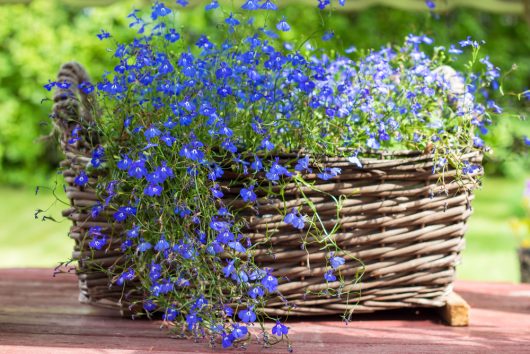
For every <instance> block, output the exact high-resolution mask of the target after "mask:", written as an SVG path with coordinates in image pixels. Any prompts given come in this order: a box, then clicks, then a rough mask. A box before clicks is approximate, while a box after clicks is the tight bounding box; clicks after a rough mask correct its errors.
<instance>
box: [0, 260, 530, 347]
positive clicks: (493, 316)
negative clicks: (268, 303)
mask: <svg viewBox="0 0 530 354" xmlns="http://www.w3.org/2000/svg"><path fill="white" fill-rule="evenodd" d="M52 273H53V272H52V270H49V269H3V270H0V353H37V354H45V353H54V354H55V353H76V354H77V353H95V352H97V353H146V352H149V353H156V352H165V353H167V352H170V351H171V352H179V353H186V352H187V353H211V352H233V351H238V352H241V351H242V350H241V349H238V350H233V349H232V350H222V349H220V348H217V349H212V348H210V347H209V346H208V344H207V343H206V342H199V343H194V342H193V341H191V340H179V339H172V338H169V337H168V336H167V333H166V332H165V331H164V330H160V328H159V327H160V326H159V325H160V323H159V322H156V321H147V320H134V321H133V320H130V319H122V318H120V317H119V316H117V315H116V314H115V313H113V312H109V311H108V310H103V309H97V308H93V307H90V306H87V305H80V304H79V303H78V302H77V282H76V278H75V276H74V275H73V274H72V275H70V274H65V275H59V276H57V277H55V278H54V277H53V276H52ZM456 290H457V292H458V293H459V294H460V295H461V296H462V297H463V298H464V299H466V300H467V302H468V303H469V304H470V305H471V323H470V326H469V327H460V328H458V327H449V326H446V325H444V324H443V323H442V322H441V320H440V318H439V317H438V316H437V314H436V312H435V311H433V310H426V309H423V310H421V309H420V310H414V309H411V310H400V311H390V312H383V313H375V314H365V315H358V316H357V317H355V319H354V321H353V322H351V323H350V324H349V325H345V324H344V323H342V322H341V321H340V318H339V317H338V316H337V317H335V316H333V317H324V318H322V317H320V318H311V319H303V320H298V321H296V320H290V321H289V323H288V324H289V326H290V328H291V329H290V333H291V334H292V336H291V338H292V341H293V349H294V352H295V353H304V354H305V353H326V354H332V353H385V352H390V353H410V352H423V353H484V352H495V353H500V352H502V353H503V354H504V353H511V352H521V353H523V352H526V353H530V285H529V284H526V285H514V284H503V283H479V282H463V281H459V282H457V283H456ZM245 352H246V353H256V352H260V353H287V349H286V346H285V345H284V344H279V345H277V346H276V347H273V348H262V347H259V346H257V345H256V346H251V347H250V348H248V349H247V350H246V351H245Z"/></svg>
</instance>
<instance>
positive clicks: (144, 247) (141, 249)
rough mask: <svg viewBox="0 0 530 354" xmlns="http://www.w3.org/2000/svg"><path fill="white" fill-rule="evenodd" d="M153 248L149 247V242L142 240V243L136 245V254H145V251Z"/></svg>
mask: <svg viewBox="0 0 530 354" xmlns="http://www.w3.org/2000/svg"><path fill="white" fill-rule="evenodd" d="M151 248H153V245H151V244H150V243H149V242H147V241H144V240H142V242H141V243H140V244H139V245H138V252H145V251H147V250H150V249H151Z"/></svg>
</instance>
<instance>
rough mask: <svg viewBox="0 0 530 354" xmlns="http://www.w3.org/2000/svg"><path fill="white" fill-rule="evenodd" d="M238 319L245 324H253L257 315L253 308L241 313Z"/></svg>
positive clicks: (238, 314)
mask: <svg viewBox="0 0 530 354" xmlns="http://www.w3.org/2000/svg"><path fill="white" fill-rule="evenodd" d="M237 317H239V319H240V320H241V321H243V322H245V323H252V322H255V321H256V314H255V313H254V309H253V308H248V309H246V310H241V311H239V312H238V313H237Z"/></svg>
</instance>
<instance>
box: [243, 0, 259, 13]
mask: <svg viewBox="0 0 530 354" xmlns="http://www.w3.org/2000/svg"><path fill="white" fill-rule="evenodd" d="M241 8H242V9H243V10H250V11H252V10H258V9H259V8H260V6H259V2H258V1H257V0H247V1H246V2H245V3H244V4H243V6H241Z"/></svg>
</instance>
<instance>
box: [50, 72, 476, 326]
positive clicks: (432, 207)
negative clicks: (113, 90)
mask: <svg viewBox="0 0 530 354" xmlns="http://www.w3.org/2000/svg"><path fill="white" fill-rule="evenodd" d="M62 80H68V81H69V82H71V83H72V89H73V88H75V87H77V84H78V83H80V82H82V81H87V80H88V78H87V75H86V73H85V72H84V70H83V69H82V68H81V67H80V66H79V65H78V64H75V63H68V64H65V65H64V66H63V67H62V68H61V71H60V73H59V81H62ZM72 89H66V90H60V89H59V90H57V91H56V94H55V98H54V100H55V105H54V114H55V116H56V121H57V125H58V128H59V130H60V131H61V146H62V148H63V150H64V152H65V160H64V161H63V163H62V167H63V174H64V177H65V181H66V183H67V190H66V191H67V196H68V198H69V199H70V201H71V208H69V209H68V210H65V211H64V213H63V215H65V216H67V217H68V218H69V219H70V220H72V222H73V226H72V227H71V230H70V234H69V235H70V237H71V238H72V239H74V240H75V249H74V253H73V258H74V259H76V260H77V261H78V268H77V273H78V277H79V285H80V299H81V300H82V301H83V302H87V303H92V304H96V305H100V306H110V307H117V308H121V309H124V308H126V305H127V304H128V303H130V300H131V299H133V298H134V297H135V289H134V284H131V285H128V286H126V288H123V287H118V286H109V279H108V277H107V275H106V274H105V273H104V272H102V271H98V270H96V269H95V267H94V266H95V265H96V266H101V267H103V268H108V267H112V266H113V264H115V263H116V262H119V261H120V257H121V256H122V254H121V252H120V251H117V250H119V245H120V244H121V242H122V239H121V233H120V231H121V226H120V225H118V224H109V223H108V219H107V218H106V217H105V216H103V215H102V216H99V217H97V218H92V217H91V215H90V211H89V210H90V206H92V205H93V204H94V203H96V201H97V200H98V199H99V198H98V196H97V195H96V191H95V190H94V189H92V188H90V187H79V186H76V185H75V184H74V183H73V182H74V178H75V176H76V175H77V174H78V173H79V171H81V170H84V169H85V167H86V164H87V163H88V162H89V161H90V146H91V144H93V142H94V140H95V138H94V137H88V138H87V137H81V139H80V140H79V141H77V142H76V143H74V144H68V143H67V140H68V139H70V137H71V132H72V130H73V129H74V127H75V125H74V121H79V119H81V120H82V121H83V120H84V121H85V122H86V123H87V124H90V119H91V118H90V116H89V114H88V111H86V110H84V109H83V105H86V104H90V97H85V96H83V97H82V98H81V100H79V99H78V98H76V97H77V96H76V93H75V92H74V91H73V90H72ZM88 140H91V143H90V144H89V143H88V142H87V141H88ZM465 157H466V158H467V159H469V161H471V162H473V163H480V161H481V156H480V154H478V153H469V154H467V156H465ZM282 159H283V162H285V163H287V162H288V161H292V160H293V159H296V155H294V154H293V155H284V156H282ZM432 161H433V156H432V155H431V154H428V153H427V154H424V153H423V152H418V151H393V152H384V153H380V154H379V156H377V157H374V156H373V155H372V157H369V158H361V163H362V166H363V167H362V168H358V167H357V166H355V165H354V164H352V163H351V162H349V161H348V160H347V159H345V158H327V159H324V161H323V163H324V164H329V166H333V167H340V168H341V169H342V173H341V174H340V176H338V177H336V178H333V179H331V180H328V181H323V180H320V179H318V178H317V177H316V175H313V174H309V175H305V176H304V178H305V180H306V181H308V182H310V183H311V182H313V183H314V184H315V187H316V188H315V189H312V188H306V189H302V191H303V192H304V194H305V195H306V197H307V198H309V199H310V200H311V201H312V203H313V204H314V206H315V208H316V210H317V211H318V214H319V215H320V217H321V220H322V223H323V224H324V225H325V227H326V229H328V230H329V229H331V228H333V226H335V225H337V224H338V226H339V227H338V231H337V232H336V233H335V234H334V235H333V236H332V237H333V238H334V240H335V242H336V243H337V244H338V245H339V246H340V247H341V249H344V250H345V251H346V254H344V255H343V256H344V257H345V258H346V260H347V262H346V264H345V265H344V266H342V267H341V268H340V272H341V274H342V276H343V277H344V280H345V282H344V284H342V285H341V283H340V282H338V281H337V282H331V283H328V284H326V281H325V280H324V273H325V271H326V270H327V269H329V268H326V257H327V256H328V255H329V253H326V252H325V251H323V250H321V249H320V248H321V247H320V246H321V245H319V244H318V243H317V242H316V241H315V240H312V239H311V238H308V239H307V240H306V244H305V246H303V247H301V246H302V243H301V240H302V239H303V238H304V237H305V233H303V232H299V231H297V230H296V229H294V228H293V227H292V226H289V225H286V224H285V223H284V222H283V220H282V217H281V216H279V215H278V212H277V210H278V209H280V210H285V208H287V209H290V208H293V207H295V208H299V210H300V211H301V212H302V214H304V213H305V214H308V215H311V210H310V209H309V208H308V207H307V205H306V203H305V201H304V199H303V198H302V197H301V194H300V190H299V189H297V188H296V187H295V186H294V185H293V186H292V188H290V186H287V188H286V191H285V199H286V202H283V201H281V200H275V199H270V198H266V197H265V196H264V195H261V196H260V195H259V194H258V197H260V198H259V199H258V203H257V205H255V206H253V207H252V208H250V207H248V206H247V205H245V204H244V203H243V202H242V201H241V200H240V199H236V197H237V196H238V195H239V191H240V189H241V188H243V187H244V181H245V176H242V175H240V174H237V173H235V172H226V173H225V175H224V176H223V179H222V180H221V181H220V185H221V186H222V187H224V191H226V192H225V197H224V198H225V203H226V204H227V205H231V206H232V207H234V208H236V209H239V210H240V212H239V215H241V216H242V217H244V218H245V220H246V222H247V226H246V228H245V234H246V235H247V236H249V237H250V238H251V240H252V242H253V244H256V243H258V242H259V241H263V240H265V239H266V240H268V242H267V244H268V246H267V247H265V246H263V247H261V248H258V249H257V250H256V252H255V260H256V262H257V263H259V264H260V265H261V266H262V267H269V268H273V269H274V274H275V275H277V276H279V277H280V285H279V287H278V290H279V292H280V293H281V295H282V296H281V297H277V298H276V299H273V300H272V301H270V302H269V304H268V307H267V308H266V309H265V310H266V311H267V312H268V313H269V314H278V315H281V314H286V313H288V312H289V313H290V314H291V315H320V314H335V313H343V312H344V311H348V310H352V309H354V311H356V312H371V311H376V310H385V309H394V308H403V307H438V306H443V305H444V303H445V298H446V296H447V295H448V294H449V292H450V291H451V290H452V282H453V280H454V278H455V266H456V265H457V264H458V263H459V262H460V253H461V251H462V249H463V247H464V233H465V230H466V220H467V219H468V217H469V215H470V214H471V207H470V202H471V200H472V199H473V195H472V193H471V190H472V187H473V186H474V185H475V181H474V178H476V177H477V174H478V173H477V174H476V175H470V176H468V177H467V178H466V179H464V180H460V181H458V182H457V181H455V180H454V177H455V176H456V171H455V170H452V169H449V170H446V171H445V173H444V184H443V187H444V191H445V192H444V193H443V194H442V193H438V192H439V191H440V188H441V184H440V182H439V177H440V175H437V174H432V167H433V162H432ZM94 177H95V176H91V182H94V181H95V179H94ZM316 189H318V190H316ZM332 196H334V197H335V198H336V199H339V198H342V205H341V208H340V211H339V213H338V214H337V205H336V203H335V201H334V199H333V198H332ZM91 226H101V227H102V228H104V229H105V230H106V231H107V232H109V233H110V235H111V245H110V247H108V248H107V250H106V251H104V250H102V251H95V252H93V251H92V250H90V248H89V246H88V240H86V237H87V236H86V235H87V231H88V229H89V228H90V227H91ZM352 257H355V258H357V259H359V260H361V261H362V263H363V264H361V263H360V262H358V261H356V260H354V259H353V258H352ZM363 272H364V273H363ZM360 273H363V276H362V278H361V281H360V282H354V281H353V280H355V277H356V275H358V274H360ZM282 279H283V280H282ZM287 280H288V281H287ZM329 287H331V288H334V289H338V288H339V287H342V288H341V289H342V291H343V292H350V295H349V298H348V296H346V295H342V296H341V297H337V296H328V297H325V296H321V295H320V296H316V295H314V294H315V293H316V292H321V291H324V290H326V289H327V288H329Z"/></svg>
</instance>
